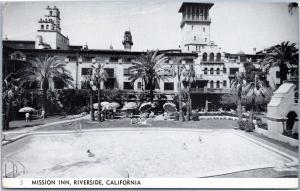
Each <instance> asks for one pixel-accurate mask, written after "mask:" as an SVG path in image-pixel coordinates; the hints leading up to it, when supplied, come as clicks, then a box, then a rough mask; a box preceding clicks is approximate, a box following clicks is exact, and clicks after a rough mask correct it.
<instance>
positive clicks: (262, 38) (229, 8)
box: [2, 0, 299, 53]
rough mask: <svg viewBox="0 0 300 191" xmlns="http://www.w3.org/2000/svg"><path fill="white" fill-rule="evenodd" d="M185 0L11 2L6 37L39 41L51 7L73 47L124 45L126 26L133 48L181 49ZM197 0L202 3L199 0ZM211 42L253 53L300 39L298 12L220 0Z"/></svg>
mask: <svg viewBox="0 0 300 191" xmlns="http://www.w3.org/2000/svg"><path fill="white" fill-rule="evenodd" d="M182 2H183V0H151V1H146V0H100V1H91V2H79V1H77V2H67V1H66V2H63V1H60V2H54V1H51V2H47V1H45V2H10V3H6V4H5V6H4V9H3V31H2V35H3V38H5V37H7V38H8V39H10V40H35V38H36V30H37V29H38V23H37V22H38V20H39V19H40V18H42V16H43V15H44V14H45V13H46V10H45V8H46V7H47V5H50V6H54V5H56V6H57V7H58V8H59V9H60V11H61V28H62V34H64V35H66V36H68V37H69V39H70V44H71V45H84V44H85V43H87V45H88V47H89V48H90V49H108V48H109V47H110V45H112V46H113V48H114V49H123V45H122V40H123V35H124V32H125V31H126V30H130V31H131V33H132V36H133V43H134V45H133V48H132V50H136V51H142V50H148V49H149V50H151V49H178V48H179V45H180V44H181V29H180V21H181V13H178V10H179V8H180V6H181V4H182ZM193 2H197V0H194V1H193ZM210 17H211V20H212V22H211V27H210V31H211V35H210V40H212V41H214V42H215V43H216V44H217V45H219V46H220V47H221V48H222V49H223V51H225V52H230V53H237V52H239V51H243V52H245V53H253V48H256V49H257V50H258V51H259V50H262V49H263V48H267V47H269V46H272V45H275V44H278V43H280V42H282V41H291V42H295V43H298V41H299V38H298V36H299V10H297V11H295V12H294V13H293V14H290V13H289V12H288V4H287V3H257V2H251V3H249V2H248V3H240V2H237V1H236V2H232V1H231V2H230V1H227V2H222V1H215V4H214V6H213V7H212V8H211V10H210Z"/></svg>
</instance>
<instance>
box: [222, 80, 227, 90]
mask: <svg viewBox="0 0 300 191" xmlns="http://www.w3.org/2000/svg"><path fill="white" fill-rule="evenodd" d="M223 87H225V88H226V87H227V81H226V80H223Z"/></svg>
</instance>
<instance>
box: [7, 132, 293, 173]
mask: <svg viewBox="0 0 300 191" xmlns="http://www.w3.org/2000/svg"><path fill="white" fill-rule="evenodd" d="M88 149H89V150H90V151H91V152H92V153H93V154H94V155H95V156H94V157H89V156H88V154H87V152H86V151H87V150H88ZM3 157H4V158H7V159H10V160H13V161H20V162H21V163H22V164H23V165H24V166H25V167H26V171H27V173H26V174H24V175H22V177H33V178H35V177H68V178H73V177H74V178H75V177H78V178H86V177H110V178H111V177H116V178H117V177H139V178H159V177H164V178H177V177H180V178H184V177H188V178H189V177H208V176H215V175H220V174H226V173H232V172H239V171H244V170H250V169H258V168H267V167H282V166H284V165H285V164H288V163H296V162H297V159H295V158H293V157H291V156H288V155H286V154H283V153H281V152H277V151H276V150H274V149H272V148H269V147H267V146H265V145H263V144H261V143H259V142H257V141H255V140H252V139H250V138H249V137H247V136H245V135H242V134H240V133H238V132H236V131H235V130H195V129H174V128H142V129H140V128H127V129H124V128H123V129H102V130H98V131H89V132H77V133H53V134H49V133H47V134H36V135H30V136H28V137H25V138H23V139H21V140H19V141H16V142H14V143H11V144H9V145H6V146H4V147H3Z"/></svg>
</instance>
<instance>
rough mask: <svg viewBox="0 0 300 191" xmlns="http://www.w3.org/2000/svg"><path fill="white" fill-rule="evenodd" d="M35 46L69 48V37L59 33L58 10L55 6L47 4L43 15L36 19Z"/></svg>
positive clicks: (41, 47) (39, 47)
mask: <svg viewBox="0 0 300 191" xmlns="http://www.w3.org/2000/svg"><path fill="white" fill-rule="evenodd" d="M36 48H38V49H45V48H47V49H68V48H69V38H68V37H66V36H64V35H63V34H61V28H60V11H59V9H58V8H57V7H56V6H54V7H50V6H47V7H46V9H45V15H44V17H43V18H40V20H39V21H38V30H37V39H36Z"/></svg>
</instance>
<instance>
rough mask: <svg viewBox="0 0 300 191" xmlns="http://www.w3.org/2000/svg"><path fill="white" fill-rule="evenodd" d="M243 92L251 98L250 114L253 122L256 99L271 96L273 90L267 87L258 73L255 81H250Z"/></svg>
mask: <svg viewBox="0 0 300 191" xmlns="http://www.w3.org/2000/svg"><path fill="white" fill-rule="evenodd" d="M242 93H243V94H244V95H245V96H246V98H248V99H250V100H251V111H250V115H249V120H250V122H253V115H254V107H255V105H256V100H257V99H258V98H259V97H262V98H271V96H272V92H271V90H270V89H269V88H267V87H266V86H265V84H264V82H263V81H261V80H260V79H259V77H258V75H257V74H256V75H255V77H254V79H253V81H251V82H248V83H247V85H246V86H245V87H244V88H243V90H242Z"/></svg>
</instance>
